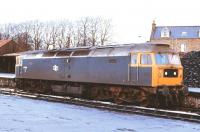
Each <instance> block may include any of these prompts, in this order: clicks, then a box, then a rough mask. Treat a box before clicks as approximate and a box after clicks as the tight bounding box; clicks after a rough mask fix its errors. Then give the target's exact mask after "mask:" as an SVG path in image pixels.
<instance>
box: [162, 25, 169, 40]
mask: <svg viewBox="0 0 200 132" xmlns="http://www.w3.org/2000/svg"><path fill="white" fill-rule="evenodd" d="M169 32H170V31H169V29H168V28H167V27H165V28H163V29H162V30H161V37H162V38H164V37H169Z"/></svg>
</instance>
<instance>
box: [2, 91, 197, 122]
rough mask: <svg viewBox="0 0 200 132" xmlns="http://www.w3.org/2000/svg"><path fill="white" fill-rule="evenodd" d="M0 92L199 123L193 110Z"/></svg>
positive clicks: (18, 92) (20, 92)
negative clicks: (175, 109) (174, 109)
mask: <svg viewBox="0 0 200 132" xmlns="http://www.w3.org/2000/svg"><path fill="white" fill-rule="evenodd" d="M0 93H1V94H6V95H15V96H21V97H26V98H31V99H39V100H46V101H53V102H61V103H68V104H74V105H80V106H87V107H91V108H99V109H104V110H111V111H117V112H125V113H133V114H140V115H146V116H154V117H161V118H168V119H176V120H183V121H189V122H196V123H200V114H198V113H195V112H185V111H172V110H163V109H156V108H146V107H140V106H132V105H118V104H115V103H110V102H101V101H94V100H86V99H80V98H72V97H66V96H54V95H46V94H36V93H28V92H24V91H21V90H16V89H10V88H0Z"/></svg>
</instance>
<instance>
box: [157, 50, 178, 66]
mask: <svg viewBox="0 0 200 132" xmlns="http://www.w3.org/2000/svg"><path fill="white" fill-rule="evenodd" d="M155 57H156V64H158V65H167V64H173V65H179V64H180V58H179V55H178V54H172V53H158V54H156V55H155Z"/></svg>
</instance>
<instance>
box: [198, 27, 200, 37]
mask: <svg viewBox="0 0 200 132" xmlns="http://www.w3.org/2000/svg"><path fill="white" fill-rule="evenodd" d="M198 35H199V38H200V29H199V32H198Z"/></svg>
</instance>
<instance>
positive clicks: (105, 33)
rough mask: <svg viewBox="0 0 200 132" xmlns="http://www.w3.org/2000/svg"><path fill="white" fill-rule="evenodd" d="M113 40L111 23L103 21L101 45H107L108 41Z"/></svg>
mask: <svg viewBox="0 0 200 132" xmlns="http://www.w3.org/2000/svg"><path fill="white" fill-rule="evenodd" d="M110 38H111V21H110V20H102V19H101V26H100V44H101V45H105V43H106V42H107V41H109V39H110Z"/></svg>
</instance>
